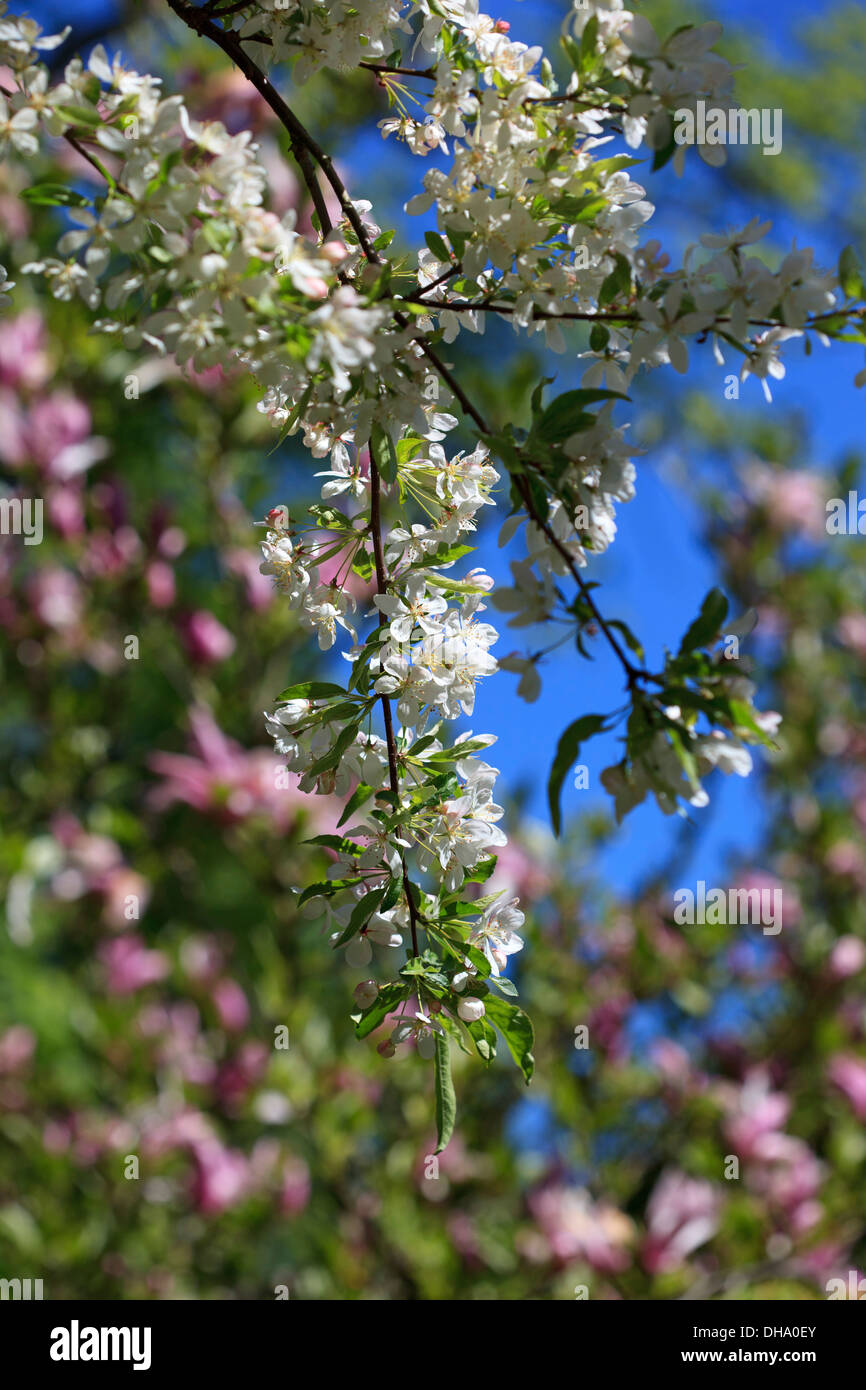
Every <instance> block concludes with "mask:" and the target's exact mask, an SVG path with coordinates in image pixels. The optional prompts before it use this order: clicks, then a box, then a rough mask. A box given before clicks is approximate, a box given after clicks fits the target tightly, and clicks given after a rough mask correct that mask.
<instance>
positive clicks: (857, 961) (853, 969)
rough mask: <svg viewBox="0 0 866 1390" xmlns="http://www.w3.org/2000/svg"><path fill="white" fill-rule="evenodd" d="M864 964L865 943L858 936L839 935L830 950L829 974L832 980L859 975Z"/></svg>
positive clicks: (865, 963) (865, 962) (865, 956)
mask: <svg viewBox="0 0 866 1390" xmlns="http://www.w3.org/2000/svg"><path fill="white" fill-rule="evenodd" d="M864 965H866V945H864V943H863V942H862V941H861V940H860V938H859V936H840V937H839V940H838V941H837V942H836V944H835V946H834V947H833V950H832V951H831V952H830V974H831V975H832V976H833V978H834V980H847V979H849V977H850V976H851V975H859V973H860V971H861V970H862V969H863V967H864Z"/></svg>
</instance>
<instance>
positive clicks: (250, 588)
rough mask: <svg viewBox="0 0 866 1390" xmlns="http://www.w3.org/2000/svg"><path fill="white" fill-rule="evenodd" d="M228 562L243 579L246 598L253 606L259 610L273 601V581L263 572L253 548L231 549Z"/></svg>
mask: <svg viewBox="0 0 866 1390" xmlns="http://www.w3.org/2000/svg"><path fill="white" fill-rule="evenodd" d="M226 563H227V565H228V567H229V569H230V570H231V571H232V572H233V573H234V574H236V575H237V576H238V577H239V578H240V579H242V580H243V582H244V588H245V591H246V600H247V603H248V604H249V605H250V607H251V608H253V609H255V610H256V611H258V610H259V609H261V608H267V606H268V604H269V603H272V602H273V598H274V593H275V590H274V586H273V582H272V581H271V579H270V578H269V576H268V575H266V574H262V572H261V568H260V564H259V560H258V557H257V556H256V555H254V554H253V552H252V551H251V550H230V551H229V553H228V555H227V556H226Z"/></svg>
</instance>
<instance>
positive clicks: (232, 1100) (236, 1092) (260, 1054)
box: [216, 1040, 270, 1110]
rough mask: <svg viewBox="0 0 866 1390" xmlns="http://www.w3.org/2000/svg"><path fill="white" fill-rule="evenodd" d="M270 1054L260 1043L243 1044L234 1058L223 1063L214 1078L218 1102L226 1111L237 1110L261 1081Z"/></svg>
mask: <svg viewBox="0 0 866 1390" xmlns="http://www.w3.org/2000/svg"><path fill="white" fill-rule="evenodd" d="M269 1061H270V1053H269V1052H268V1049H267V1048H266V1047H265V1045H264V1043H262V1042H255V1041H252V1040H250V1041H249V1042H245V1043H244V1044H243V1045H242V1046H241V1047H240V1049H239V1050H238V1052H237V1053H236V1054H235V1056H234V1057H230V1058H229V1059H228V1060H227V1061H225V1062H223V1064H222V1066H221V1067H220V1069H219V1074H218V1075H217V1078H216V1089H217V1094H218V1095H219V1098H220V1102H221V1103H222V1104H223V1105H224V1106H225V1107H226V1108H228V1109H230V1110H234V1109H236V1108H237V1106H238V1104H239V1102H240V1101H242V1100H244V1099H245V1098H246V1097H247V1095H249V1093H250V1091H251V1090H252V1088H253V1086H255V1085H257V1084H258V1082H259V1081H261V1079H262V1077H263V1076H264V1074H265V1072H266V1071H267V1069H268V1062H269Z"/></svg>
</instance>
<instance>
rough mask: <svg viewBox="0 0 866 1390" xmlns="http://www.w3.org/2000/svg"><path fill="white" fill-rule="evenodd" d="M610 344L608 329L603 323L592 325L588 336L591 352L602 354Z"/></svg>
mask: <svg viewBox="0 0 866 1390" xmlns="http://www.w3.org/2000/svg"><path fill="white" fill-rule="evenodd" d="M609 342H610V329H609V328H605V326H604V324H603V323H594V324H593V325H592V330H591V332H590V335H589V346H590V348H591V349H592V351H593V352H604V350H605V348H606V347H607V345H608V343H609Z"/></svg>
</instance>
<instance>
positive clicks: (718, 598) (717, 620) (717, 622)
mask: <svg viewBox="0 0 866 1390" xmlns="http://www.w3.org/2000/svg"><path fill="white" fill-rule="evenodd" d="M727 611H728V600H727V599H726V598H725V596H724V594H723V593H722V591H721V589H710V592H709V593H708V594H707V596H706V598H705V599H704V601H703V603H702V604H701V611H700V613H699V614H698V616H697V617H696V618H695V620H694V622H693V623H692V624H691V625H690V626H689V627H688V628H687V630H686V632H685V635H684V636H683V640H682V642H680V652H679V654H680V656H682V654H683V652H691V651H694V649H695V647H705V646H706V645H707V643H708V642H711V641H712V639H713V638H714V637H716V636H717V634H718V632H719V629H720V628H721V626H722V623H723V622H724V621H725V616H726V614H727Z"/></svg>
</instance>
